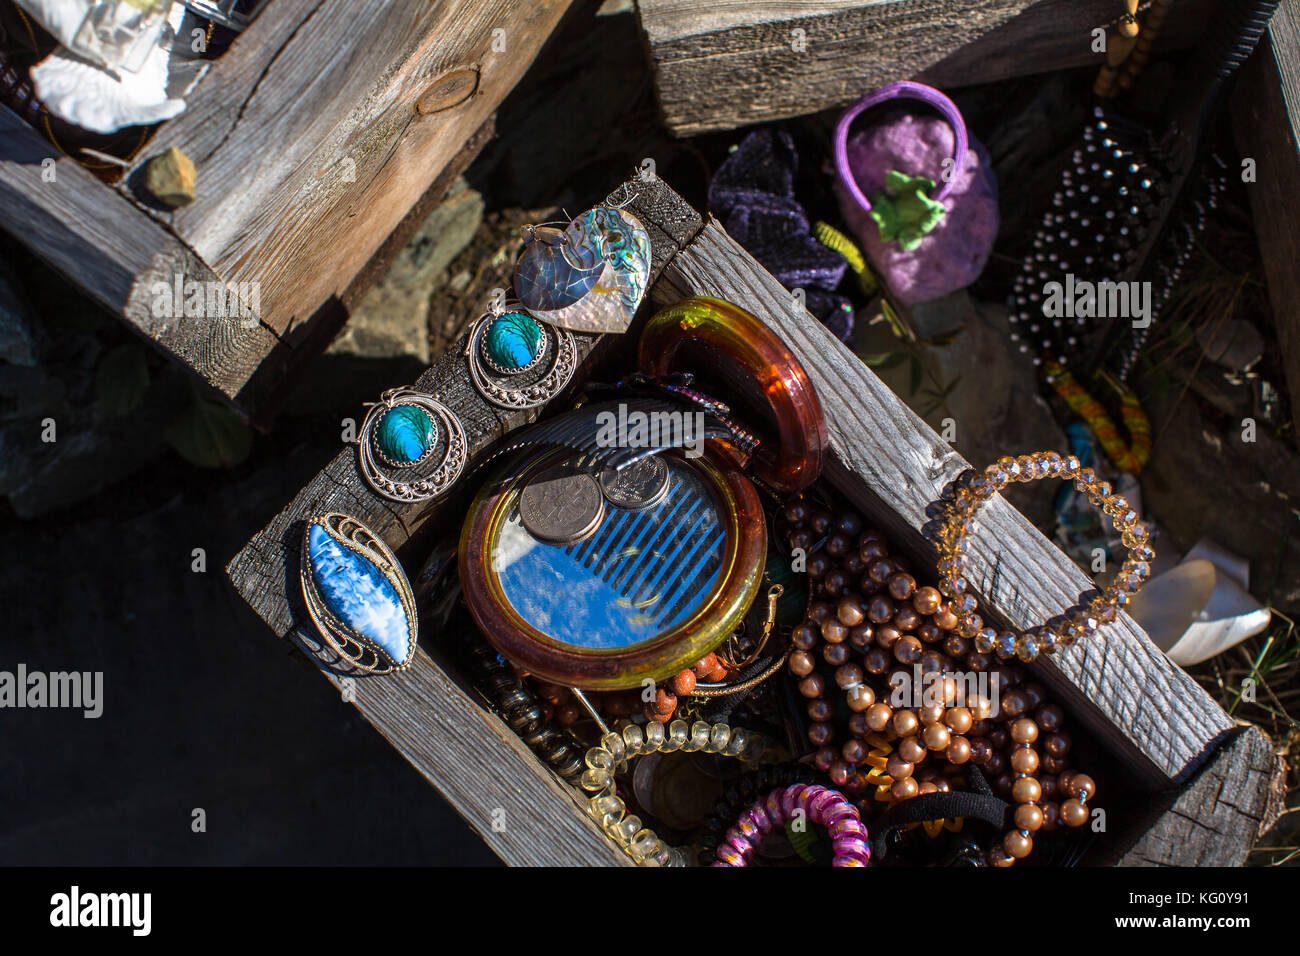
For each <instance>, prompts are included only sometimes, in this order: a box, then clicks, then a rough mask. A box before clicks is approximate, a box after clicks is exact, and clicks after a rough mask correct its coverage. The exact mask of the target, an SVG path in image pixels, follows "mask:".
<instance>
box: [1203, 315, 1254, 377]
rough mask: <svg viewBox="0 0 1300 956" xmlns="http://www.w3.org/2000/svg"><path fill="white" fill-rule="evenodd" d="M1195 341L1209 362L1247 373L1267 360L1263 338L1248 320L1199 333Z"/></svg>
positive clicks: (1211, 325) (1207, 327)
mask: <svg viewBox="0 0 1300 956" xmlns="http://www.w3.org/2000/svg"><path fill="white" fill-rule="evenodd" d="M1196 341H1197V343H1199V344H1200V346H1201V350H1202V351H1204V352H1205V356H1206V358H1209V359H1212V360H1213V361H1215V362H1218V363H1219V364H1220V365H1223V366H1226V367H1228V368H1230V369H1233V370H1235V371H1238V372H1244V371H1246V370H1247V369H1249V368H1250V367H1251V366H1252V365H1254V364H1255V363H1256V362H1258V361H1259V360H1260V359H1261V358H1263V357H1264V336H1263V335H1261V334H1260V332H1259V330H1258V329H1257V328H1255V326H1253V325H1251V324H1250V323H1249V322H1247V321H1246V320H1245V319H1232V318H1228V319H1224V320H1222V321H1220V322H1212V323H1207V324H1205V325H1201V326H1198V327H1197V329H1196Z"/></svg>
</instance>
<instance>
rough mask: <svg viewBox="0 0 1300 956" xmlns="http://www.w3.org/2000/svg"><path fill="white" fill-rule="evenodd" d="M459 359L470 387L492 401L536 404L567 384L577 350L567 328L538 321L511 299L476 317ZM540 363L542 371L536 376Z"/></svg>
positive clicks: (522, 405) (509, 405)
mask: <svg viewBox="0 0 1300 956" xmlns="http://www.w3.org/2000/svg"><path fill="white" fill-rule="evenodd" d="M548 355H549V356H550V358H549V359H548V358H547V356H548ZM465 358H466V360H467V361H468V362H469V375H470V380H471V381H472V382H473V383H474V387H475V388H476V389H478V391H479V394H480V395H482V396H483V397H484V398H485V399H487V400H488V401H489V402H491V403H492V404H493V405H497V406H500V407H501V408H536V407H537V406H538V405H544V404H546V403H547V402H549V401H550V400H551V399H552V398H554V397H555V396H556V395H558V394H559V393H560V391H561V390H562V389H563V388H564V386H565V385H567V384H568V383H569V379H570V378H572V377H573V370H574V367H575V366H576V365H577V350H576V348H575V346H574V341H573V333H571V332H570V331H569V330H568V329H560V328H555V327H553V326H551V325H548V324H547V323H545V322H539V321H538V320H537V319H535V318H533V317H532V316H531V315H529V314H528V313H527V312H525V311H524V310H523V307H522V304H521V303H517V302H515V303H506V304H505V305H503V306H500V307H494V308H493V309H491V310H489V311H488V312H485V313H483V315H481V316H479V318H478V319H477V320H476V321H475V323H474V325H473V326H472V327H471V328H470V333H469V340H468V341H467V342H466V344H465ZM543 366H545V367H546V371H545V372H544V373H540V374H539V370H540V369H541V368H542V367H543ZM512 383H513V384H512Z"/></svg>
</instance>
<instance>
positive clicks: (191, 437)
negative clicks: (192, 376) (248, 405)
mask: <svg viewBox="0 0 1300 956" xmlns="http://www.w3.org/2000/svg"><path fill="white" fill-rule="evenodd" d="M164 434H165V436H166V438H167V442H168V444H170V445H171V446H172V447H173V448H174V449H176V453H177V454H179V455H180V456H181V457H182V458H184V459H185V460H186V461H188V462H189V463H190V464H192V465H198V466H199V467H200V468H233V467H235V466H236V465H238V464H239V463H240V462H242V461H243V460H244V459H245V458H247V457H248V455H249V453H250V452H251V451H252V450H253V430H252V429H251V428H249V427H248V424H247V423H246V422H245V421H244V420H243V419H242V418H240V417H239V416H238V415H236V414H235V413H234V412H233V411H231V410H230V409H229V408H227V407H226V406H225V405H221V404H219V403H217V402H214V401H212V400H211V399H209V398H205V397H203V396H201V395H195V396H194V401H193V402H191V403H190V404H189V405H188V406H186V407H185V408H184V409H182V411H181V413H180V414H179V415H178V416H177V417H176V419H175V420H174V421H173V422H172V423H171V424H170V425H168V426H167V430H166V432H165V433H164Z"/></svg>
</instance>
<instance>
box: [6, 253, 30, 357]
mask: <svg viewBox="0 0 1300 956" xmlns="http://www.w3.org/2000/svg"><path fill="white" fill-rule="evenodd" d="M0 361H4V362H8V363H9V364H11V365H23V366H27V367H28V368H30V367H32V366H33V365H35V364H36V339H35V335H34V333H33V331H32V322H31V314H30V313H29V312H28V310H27V306H26V304H25V303H24V302H23V300H22V297H21V295H20V294H19V291H18V277H17V276H15V275H14V273H13V270H12V268H11V267H10V266H9V264H8V263H7V262H6V261H5V260H3V259H0Z"/></svg>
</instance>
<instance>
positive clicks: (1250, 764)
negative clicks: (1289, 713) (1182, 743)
mask: <svg viewBox="0 0 1300 956" xmlns="http://www.w3.org/2000/svg"><path fill="white" fill-rule="evenodd" d="M1284 778H1285V774H1284V772H1283V767H1282V760H1281V758H1280V757H1278V756H1277V754H1276V753H1274V751H1273V744H1272V742H1271V741H1269V739H1268V737H1266V736H1265V735H1264V734H1263V733H1262V732H1261V731H1260V730H1259V728H1258V727H1247V728H1244V729H1243V730H1242V731H1241V732H1240V733H1237V734H1235V736H1233V737H1232V738H1231V739H1230V740H1227V741H1225V742H1224V744H1223V746H1221V747H1220V748H1219V749H1218V750H1217V751H1215V753H1214V755H1213V757H1212V758H1211V759H1210V760H1209V761H1208V762H1207V763H1206V764H1205V766H1204V767H1203V768H1202V769H1201V770H1200V772H1199V773H1197V775H1196V776H1195V777H1194V778H1193V779H1192V780H1191V781H1189V782H1188V783H1187V785H1186V786H1184V787H1183V788H1182V789H1181V790H1178V791H1175V792H1171V793H1167V794H1158V795H1156V796H1155V797H1154V798H1153V799H1152V800H1151V801H1150V802H1149V803H1147V804H1145V805H1141V804H1139V805H1136V806H1134V807H1133V808H1131V810H1130V811H1129V812H1130V813H1134V814H1135V815H1136V817H1135V818H1133V819H1129V820H1127V821H1123V823H1122V826H1121V825H1120V823H1121V821H1119V820H1117V819H1116V816H1115V812H1114V810H1112V811H1111V817H1110V820H1109V826H1110V829H1109V830H1108V832H1109V833H1114V832H1117V831H1118V832H1121V833H1123V834H1124V835H1125V836H1124V837H1121V838H1116V839H1115V840H1114V842H1113V843H1112V844H1111V845H1110V846H1108V847H1099V848H1098V851H1097V853H1096V855H1095V856H1094V857H1092V858H1091V859H1090V862H1091V863H1094V864H1096V865H1098V866H1241V865H1242V864H1243V863H1245V862H1246V857H1247V855H1248V854H1249V853H1250V849H1251V847H1253V846H1254V845H1255V843H1256V842H1258V840H1259V838H1260V836H1261V835H1263V833H1264V831H1265V830H1267V829H1268V828H1269V827H1270V826H1272V825H1273V823H1274V821H1276V820H1277V818H1278V815H1279V814H1280V813H1281V812H1282V806H1283V802H1284V801H1283V798H1284V795H1285V792H1286V788H1285V783H1284Z"/></svg>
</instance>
